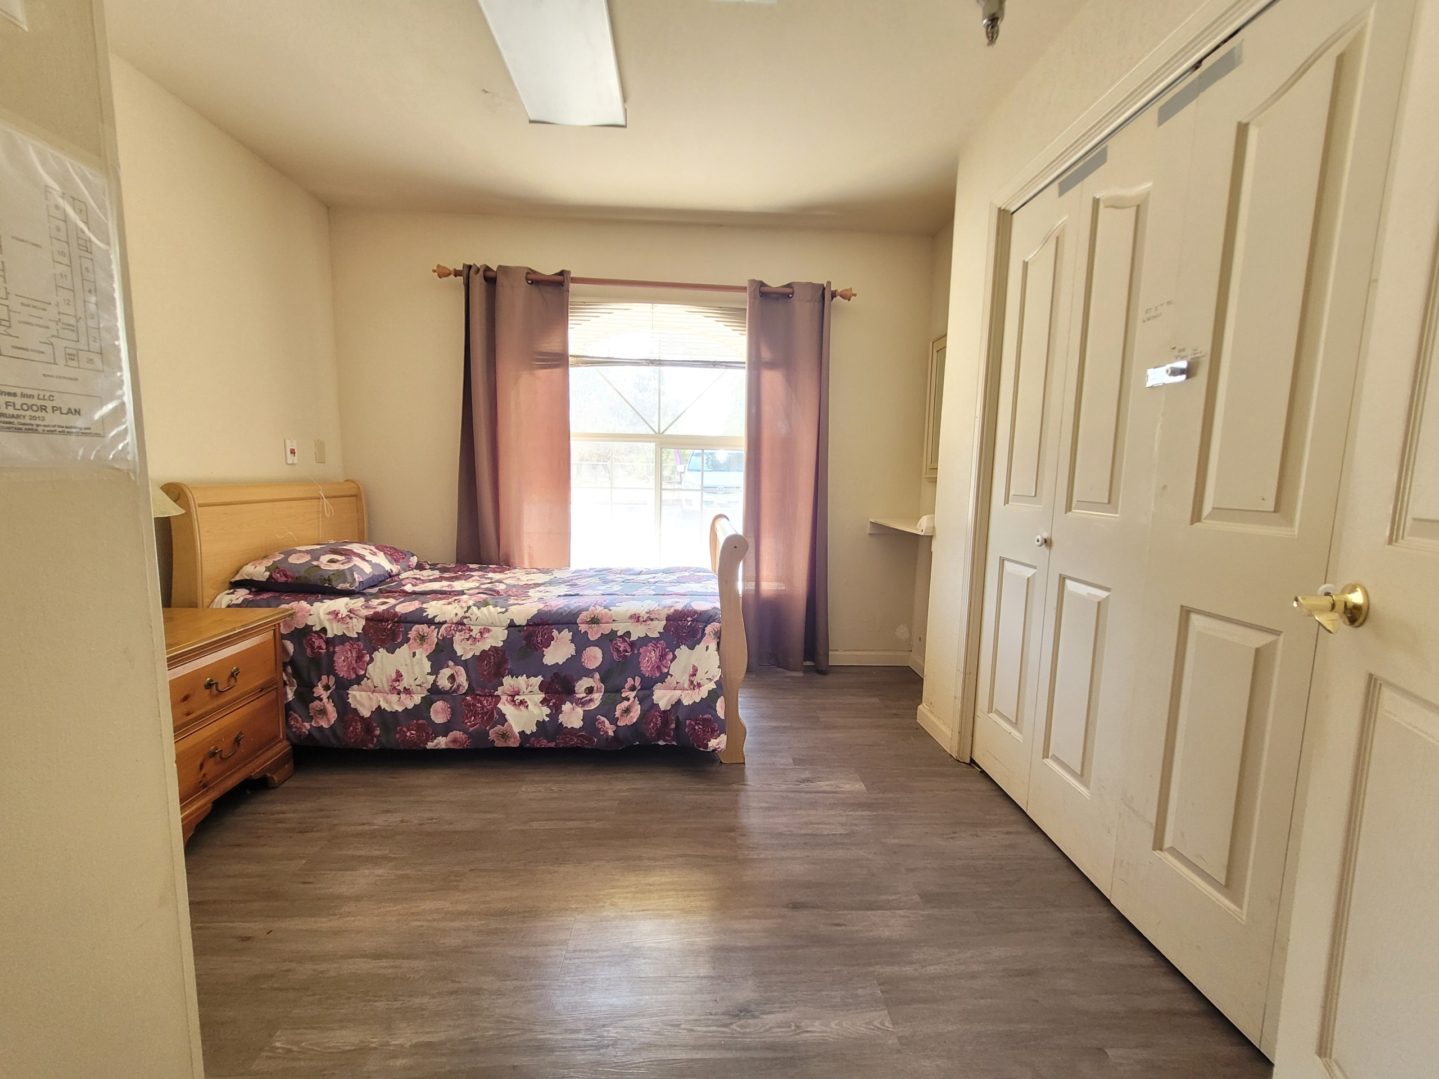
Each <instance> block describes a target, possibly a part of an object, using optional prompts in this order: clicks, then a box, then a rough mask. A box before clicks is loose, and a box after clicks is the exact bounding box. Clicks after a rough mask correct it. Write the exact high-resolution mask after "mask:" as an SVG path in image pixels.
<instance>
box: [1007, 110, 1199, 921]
mask: <svg viewBox="0 0 1439 1079" xmlns="http://www.w3.org/2000/svg"><path fill="white" fill-rule="evenodd" d="M1188 119H1189V118H1188V117H1179V118H1177V119H1176V122H1175V123H1173V124H1170V125H1166V126H1164V127H1159V126H1157V125H1155V124H1153V123H1144V122H1143V118H1141V121H1140V122H1138V123H1134V124H1131V125H1129V126H1128V127H1126V128H1124V129H1123V130H1122V131H1120V132H1119V133H1118V134H1116V135H1115V136H1114V137H1113V138H1112V139H1110V140H1109V142H1108V143H1107V144H1106V145H1105V146H1104V148H1103V149H1102V150H1101V151H1100V152H1099V155H1098V156H1096V157H1092V158H1091V159H1090V161H1089V162H1087V163H1086V162H1081V163H1080V165H1079V166H1078V167H1077V168H1076V169H1075V170H1074V173H1087V175H1086V176H1085V178H1084V179H1083V181H1082V186H1081V188H1080V196H1081V197H1080V200H1079V203H1078V205H1077V206H1076V207H1075V210H1074V216H1075V223H1076V227H1075V229H1074V236H1075V241H1076V242H1075V244H1074V249H1073V257H1074V264H1075V268H1074V270H1073V272H1072V275H1073V277H1074V281H1075V286H1074V288H1075V291H1074V300H1073V304H1072V307H1071V312H1070V323H1071V329H1070V336H1069V340H1070V342H1071V347H1070V348H1069V350H1068V353H1067V357H1066V360H1067V362H1066V365H1065V367H1064V369H1063V370H1062V371H1056V372H1055V378H1056V379H1057V380H1058V381H1059V383H1060V386H1061V388H1062V389H1061V393H1060V395H1059V418H1058V422H1057V426H1058V428H1059V439H1058V445H1057V448H1056V453H1055V462H1056V479H1055V488H1054V490H1055V497H1054V505H1053V506H1052V516H1051V525H1050V528H1049V545H1048V551H1049V558H1048V572H1047V575H1046V576H1045V580H1044V617H1043V623H1042V624H1043V628H1042V631H1041V633H1040V636H1039V654H1038V657H1037V664H1036V666H1037V679H1038V680H1037V689H1036V693H1035V696H1034V717H1035V738H1034V740H1033V744H1032V745H1031V746H1030V747H1029V748H1030V759H1029V762H1028V763H1029V770H1030V771H1029V797H1028V802H1027V805H1026V808H1027V810H1028V811H1029V814H1030V816H1031V817H1033V818H1034V820H1035V821H1036V822H1037V823H1038V824H1039V825H1040V826H1041V827H1042V828H1043V829H1044V830H1045V832H1046V833H1047V834H1048V835H1049V836H1050V838H1052V839H1053V840H1054V841H1055V843H1056V844H1058V846H1059V847H1060V848H1061V849H1062V850H1063V851H1064V852H1065V853H1066V854H1067V855H1068V856H1069V857H1070V858H1071V859H1073V860H1074V862H1075V864H1076V865H1078V866H1079V867H1080V868H1081V869H1083V870H1084V872H1085V873H1086V874H1087V875H1088V876H1089V878H1090V879H1091V880H1092V881H1094V883H1095V884H1096V885H1097V886H1098V887H1099V888H1100V889H1101V890H1103V891H1105V892H1106V893H1107V892H1108V891H1109V888H1110V883H1111V878H1112V876H1113V872H1114V852H1115V833H1116V819H1117V806H1116V799H1117V794H1118V789H1117V788H1118V780H1119V775H1120V758H1119V750H1120V748H1121V744H1122V739H1123V735H1124V715H1125V710H1126V707H1127V705H1128V699H1129V690H1130V685H1129V677H1128V676H1129V672H1130V671H1132V670H1133V667H1134V663H1135V659H1136V654H1137V652H1138V649H1139V645H1140V640H1139V633H1140V630H1141V627H1142V621H1141V617H1140V616H1141V614H1142V612H1143V599H1144V593H1145V589H1144V556H1145V547H1146V541H1147V538H1148V533H1149V510H1150V502H1151V492H1152V487H1153V473H1154V455H1153V453H1152V446H1153V443H1154V433H1155V430H1156V426H1157V423H1158V417H1159V406H1160V399H1159V398H1158V397H1156V396H1155V395H1153V394H1146V392H1145V390H1144V361H1145V360H1146V359H1148V358H1150V357H1153V356H1157V355H1165V354H1167V352H1168V349H1169V347H1170V343H1171V342H1170V339H1169V323H1168V322H1167V321H1166V320H1165V319H1164V318H1162V317H1160V316H1161V315H1162V314H1163V313H1164V312H1165V311H1166V307H1165V303H1166V301H1168V300H1171V299H1172V297H1173V296H1174V294H1175V288H1176V287H1177V278H1178V272H1179V262H1178V253H1179V250H1180V247H1181V239H1182V235H1183V226H1184V199H1185V191H1186V189H1187V182H1186V179H1187V173H1188V156H1189V149H1190V138H1191V135H1192V129H1191V127H1190V125H1189V122H1188ZM1074 173H1072V174H1071V175H1073V174H1074ZM1063 183H1064V181H1061V185H1063ZM1026 209H1027V207H1026ZM1021 212H1022V211H1021Z"/></svg>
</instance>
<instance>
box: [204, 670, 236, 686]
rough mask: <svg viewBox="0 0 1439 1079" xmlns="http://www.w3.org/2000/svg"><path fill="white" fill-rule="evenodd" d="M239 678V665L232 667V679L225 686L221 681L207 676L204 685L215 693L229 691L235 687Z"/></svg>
mask: <svg viewBox="0 0 1439 1079" xmlns="http://www.w3.org/2000/svg"><path fill="white" fill-rule="evenodd" d="M239 680H240V668H239V667H238V666H235V667H231V668H230V680H229V681H228V682H227V683H225V684H224V685H223V686H222V685H220V683H219V682H217V681H215V680H214V679H213V678H207V679H205V681H204V687H205V688H206V689H208V690H211V691H213V692H215V693H229V692H230V690H232V689H234V688H235V683H236V682H238V681H239Z"/></svg>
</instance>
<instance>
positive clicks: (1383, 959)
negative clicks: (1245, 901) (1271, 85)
mask: <svg viewBox="0 0 1439 1079" xmlns="http://www.w3.org/2000/svg"><path fill="white" fill-rule="evenodd" d="M1436 55H1439V4H1436V3H1435V2H1434V0H1424V2H1423V3H1422V4H1421V5H1420V8H1419V15H1418V23H1417V25H1416V32H1415V34H1414V37H1413V44H1412V54H1411V67H1410V69H1409V75H1408V80H1409V86H1408V89H1407V92H1406V97H1405V100H1406V104H1405V108H1404V115H1403V117H1402V118H1401V121H1400V128H1399V135H1398V147H1397V153H1396V157H1395V164H1394V169H1393V173H1392V178H1391V181H1390V184H1391V186H1390V193H1389V203H1388V209H1387V212H1386V220H1387V226H1386V230H1385V237H1384V241H1383V246H1382V248H1381V251H1380V262H1379V275H1378V282H1379V284H1378V290H1377V293H1376V295H1375V302H1374V307H1373V311H1372V314H1371V317H1370V320H1369V330H1368V342H1367V345H1366V347H1365V356H1364V360H1363V369H1362V373H1361V381H1360V392H1359V394H1358V395H1357V398H1356V407H1355V411H1354V422H1353V431H1354V434H1353V436H1352V439H1351V444H1350V447H1349V455H1348V459H1347V461H1346V465H1345V476H1344V490H1343V494H1342V496H1341V499H1340V512H1339V521H1338V527H1337V528H1336V530H1335V543H1334V554H1333V557H1332V559H1331V561H1330V576H1331V579H1332V580H1333V581H1334V583H1336V584H1339V585H1341V586H1342V585H1343V584H1345V583H1348V582H1349V581H1351V580H1353V581H1357V582H1358V583H1360V584H1362V585H1364V586H1366V587H1367V589H1368V592H1369V598H1370V602H1371V605H1372V610H1370V612H1369V614H1368V617H1367V619H1366V620H1365V622H1364V623H1363V625H1361V626H1359V627H1357V628H1349V627H1348V626H1343V625H1341V626H1340V627H1339V629H1338V631H1337V632H1336V633H1335V634H1334V635H1332V636H1331V635H1328V634H1321V636H1320V645H1319V657H1318V662H1317V664H1316V668H1317V669H1316V676H1315V680H1314V690H1313V694H1312V700H1313V704H1312V706H1311V708H1310V713H1309V730H1308V732H1307V734H1306V739H1305V758H1306V760H1305V766H1304V787H1305V792H1304V794H1303V800H1302V803H1301V804H1302V806H1303V816H1302V830H1301V833H1300V836H1299V859H1298V876H1297V880H1296V886H1295V890H1294V914H1293V920H1292V922H1291V934H1290V942H1289V949H1288V963H1287V968H1286V969H1287V973H1286V975H1285V985H1284V1006H1283V1008H1282V1010H1281V1015H1280V1020H1279V1050H1278V1056H1277V1058H1276V1061H1277V1064H1278V1068H1277V1071H1276V1075H1277V1076H1279V1077H1280V1079H1333V1077H1334V1076H1347V1077H1348V1079H1424V1077H1428V1076H1432V1075H1434V1074H1435V1071H1436V1068H1439V1063H1436V1062H1439V944H1436V940H1439V937H1436V934H1435V925H1436V923H1439V844H1436V843H1435V837H1436V834H1439V624H1436V621H1435V619H1436V612H1439V355H1436V353H1439V263H1436V252H1439V127H1436V126H1435V122H1434V107H1435V105H1436V103H1439V68H1436V67H1435V65H1434V64H1433V58H1434V57H1435V56H1436ZM1318 583H1319V582H1318V581H1311V582H1310V583H1309V585H1308V586H1307V588H1306V591H1308V592H1314V591H1316V588H1315V585H1317V584H1318Z"/></svg>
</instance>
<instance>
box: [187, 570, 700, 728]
mask: <svg viewBox="0 0 1439 1079" xmlns="http://www.w3.org/2000/svg"><path fill="white" fill-rule="evenodd" d="M214 605H215V606H217V607H281V606H284V607H289V608H290V616H289V618H287V619H286V620H285V621H284V622H283V623H282V624H281V627H280V629H281V633H282V636H283V641H284V649H285V653H286V664H285V691H286V706H285V707H286V716H287V723H288V727H289V736H290V740H291V741H292V742H296V743H301V744H306V745H322V746H353V747H356V748H361V749H373V748H376V747H385V748H391V749H422V748H423V749H463V748H469V747H479V746H501V747H514V746H533V747H542V746H575V747H592V748H600V749H620V748H623V747H625V746H629V745H638V744H657V745H680V746H689V747H692V748H694V749H700V750H706V751H717V750H720V749H723V748H724V744H725V734H724V730H725V728H724V697H723V686H722V683H721V679H720V669H719V636H720V617H719V594H718V591H717V589H716V585H715V579H714V574H712V573H711V572H710V571H708V570H703V569H591V570H576V569H565V570H531V569H505V568H500V567H491V566H467V565H449V564H438V563H421V564H420V565H419V566H418V567H417V568H415V569H411V570H408V571H405V572H402V573H399V574H397V575H396V576H394V577H391V578H390V579H388V580H386V581H385V582H384V583H382V584H380V585H379V586H377V587H375V588H372V589H370V590H369V591H367V592H364V593H362V594H358V595H353V596H335V595H325V594H314V595H299V594H294V593H282V592H276V591H255V590H252V589H248V588H241V589H232V590H230V591H228V592H225V593H222V594H221V595H220V596H219V597H218V598H217V599H216V600H215V604H214Z"/></svg>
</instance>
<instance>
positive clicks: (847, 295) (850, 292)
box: [834, 288, 859, 300]
mask: <svg viewBox="0 0 1439 1079" xmlns="http://www.w3.org/2000/svg"><path fill="white" fill-rule="evenodd" d="M834 295H835V298H836V299H839V300H852V299H854V298H855V297H856V296H858V295H859V293H858V292H856V291H855V290H854V289H852V288H837V289H835V290H834Z"/></svg>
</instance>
